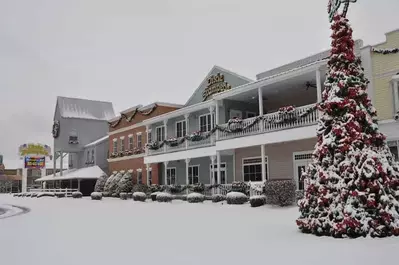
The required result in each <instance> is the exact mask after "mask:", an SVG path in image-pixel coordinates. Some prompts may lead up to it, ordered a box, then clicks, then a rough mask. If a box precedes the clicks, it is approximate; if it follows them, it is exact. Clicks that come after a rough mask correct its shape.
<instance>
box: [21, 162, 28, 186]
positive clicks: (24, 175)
mask: <svg viewBox="0 0 399 265" xmlns="http://www.w3.org/2000/svg"><path fill="white" fill-rule="evenodd" d="M27 188H28V169H27V168H23V169H22V192H27Z"/></svg>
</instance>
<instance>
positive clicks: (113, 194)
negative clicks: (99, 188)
mask: <svg viewBox="0 0 399 265" xmlns="http://www.w3.org/2000/svg"><path fill="white" fill-rule="evenodd" d="M111 197H114V198H118V197H119V194H118V193H116V192H114V193H112V195H111Z"/></svg>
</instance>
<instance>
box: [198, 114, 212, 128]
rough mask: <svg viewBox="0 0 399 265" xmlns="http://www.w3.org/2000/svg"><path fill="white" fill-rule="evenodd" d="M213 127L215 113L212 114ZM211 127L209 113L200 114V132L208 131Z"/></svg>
mask: <svg viewBox="0 0 399 265" xmlns="http://www.w3.org/2000/svg"><path fill="white" fill-rule="evenodd" d="M213 127H215V114H213ZM211 129H212V128H211V114H205V115H201V116H200V117H199V130H200V132H209V131H210V130H211Z"/></svg>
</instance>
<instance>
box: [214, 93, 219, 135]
mask: <svg viewBox="0 0 399 265" xmlns="http://www.w3.org/2000/svg"><path fill="white" fill-rule="evenodd" d="M215 124H216V125H219V101H217V100H216V105H215ZM217 140H219V130H216V141H217Z"/></svg>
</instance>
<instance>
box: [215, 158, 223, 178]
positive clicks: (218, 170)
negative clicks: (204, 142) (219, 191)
mask: <svg viewBox="0 0 399 265" xmlns="http://www.w3.org/2000/svg"><path fill="white" fill-rule="evenodd" d="M216 164H217V171H216V172H217V176H218V184H222V178H221V177H220V151H216Z"/></svg>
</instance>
